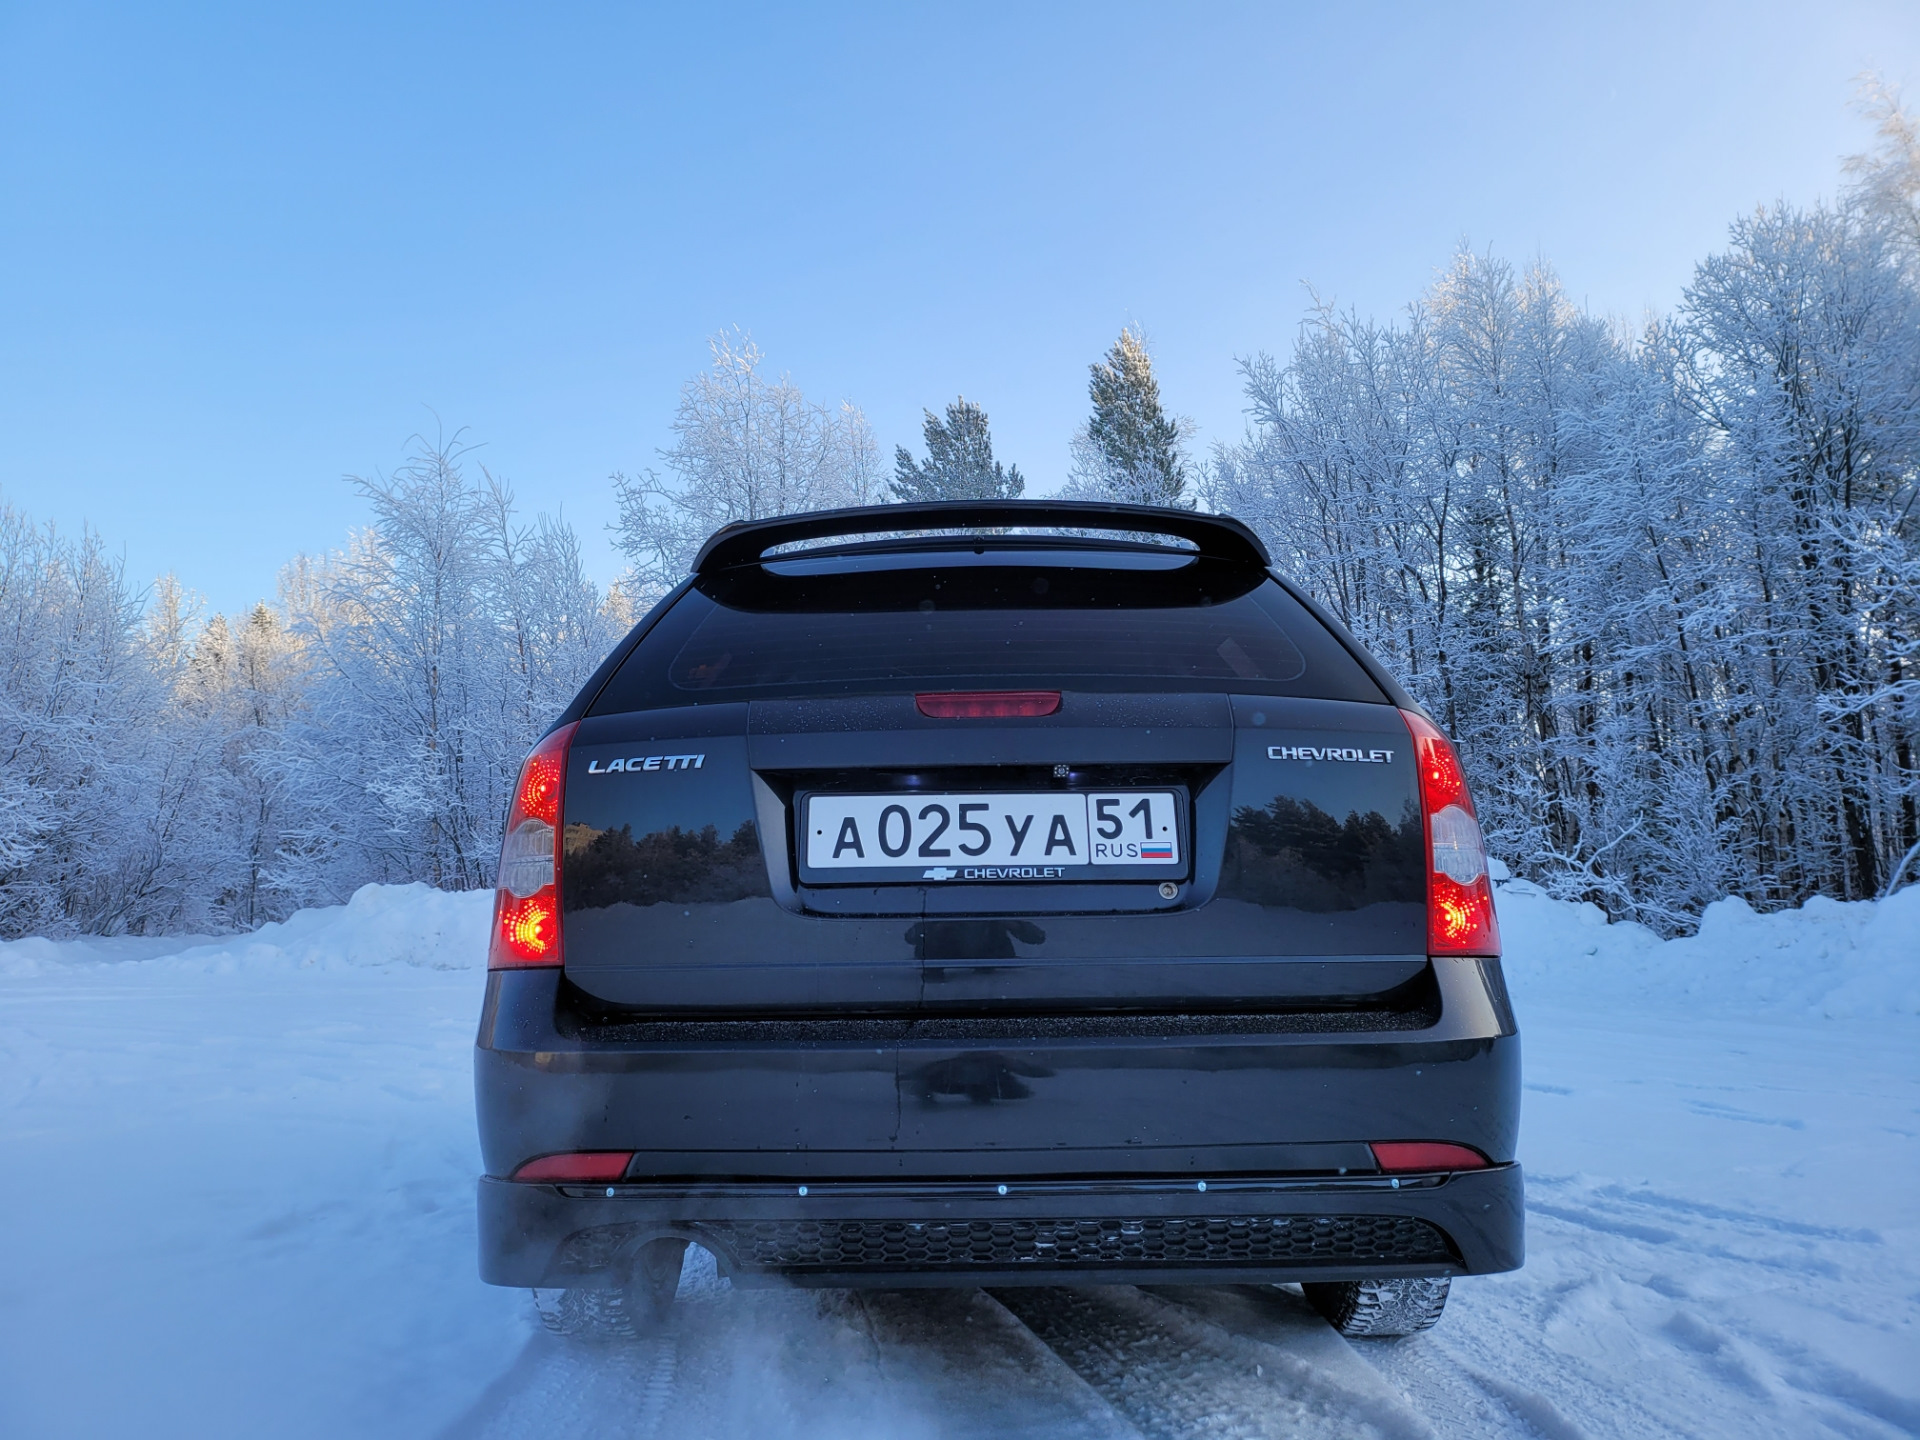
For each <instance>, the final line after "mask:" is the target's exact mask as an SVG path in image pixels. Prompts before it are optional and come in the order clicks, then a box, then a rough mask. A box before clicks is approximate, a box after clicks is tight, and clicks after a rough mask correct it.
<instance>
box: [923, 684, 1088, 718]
mask: <svg viewBox="0 0 1920 1440" xmlns="http://www.w3.org/2000/svg"><path fill="white" fill-rule="evenodd" d="M913 703H914V704H915V705H917V706H919V707H920V713H921V714H922V715H927V716H930V717H932V718H933V719H935V720H1000V719H1005V718H1008V717H1013V716H1034V715H1051V714H1053V712H1054V711H1056V710H1058V709H1059V708H1060V692H1059V691H1058V690H947V691H942V692H941V693H939V694H935V695H916V696H914V697H913Z"/></svg>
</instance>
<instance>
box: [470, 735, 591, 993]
mask: <svg viewBox="0 0 1920 1440" xmlns="http://www.w3.org/2000/svg"><path fill="white" fill-rule="evenodd" d="M573 731H574V727H573V726H571V725H562V726H561V727H560V728H559V729H558V730H555V731H554V732H553V733H552V734H551V735H549V736H547V737H546V738H545V739H544V740H542V741H541V742H540V743H539V744H538V745H536V746H534V747H533V753H532V754H531V755H529V756H527V759H526V763H525V764H523V765H522V766H521V767H520V778H519V780H518V781H517V782H516V783H515V784H514V787H513V804H512V806H511V807H510V808H509V809H508V811H507V834H506V838H505V839H504V840H502V841H501V842H500V880H499V888H498V889H497V890H495V891H494V896H493V939H492V941H491V942H490V943H489V944H488V946H487V968H488V969H489V970H502V969H505V968H507V967H508V966H514V965H558V964H559V963H560V842H561V834H560V813H561V809H560V807H561V802H562V801H563V800H564V799H565V798H566V783H567V745H568V742H570V741H571V740H572V739H573Z"/></svg>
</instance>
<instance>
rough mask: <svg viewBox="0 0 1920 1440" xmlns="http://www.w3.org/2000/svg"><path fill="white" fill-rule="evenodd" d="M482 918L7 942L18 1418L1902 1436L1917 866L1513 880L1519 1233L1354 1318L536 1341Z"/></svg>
mask: <svg viewBox="0 0 1920 1440" xmlns="http://www.w3.org/2000/svg"><path fill="white" fill-rule="evenodd" d="M488 904H489V901H488V897H487V896H486V895H485V894H484V893H469V894H465V895H447V894H441V893H438V892H435V891H432V890H429V889H427V888H426V887H423V886H404V887H386V888H381V887H368V888H366V889H363V890H361V891H360V892H359V893H357V894H356V895H355V896H354V897H353V899H352V901H351V902H350V903H349V904H347V905H345V906H337V907H332V908H328V909H320V910H309V911H302V912H300V913H298V914H296V915H294V916H293V917H291V918H290V919H289V920H287V921H286V922H285V923H284V924H280V925H270V926H267V927H264V928H263V929H261V930H260V931H257V932H255V933H254V934H251V935H247V936H240V937H231V938H225V939H209V938H205V937H186V938H176V939H171V940H153V939H117V940H80V941H62V942H52V941H47V940H40V939H27V940H19V941H13V942H7V943H4V944H0V1146H4V1150H3V1152H0V1153H4V1154H5V1156H6V1163H5V1165H4V1166H0V1233H4V1234H5V1235H6V1236H7V1237H8V1242H9V1243H8V1246H7V1253H8V1257H9V1261H10V1263H9V1264H8V1265H7V1266H6V1267H5V1268H4V1271H0V1434H5V1435H9V1436H12V1435H21V1436H63V1435H76V1436H92V1435H99V1434H106V1433H116V1432H126V1433H134V1434H140V1435H148V1436H172V1435H185V1434H189V1433H191V1434H194V1435H197V1436H225V1435H243V1434H244V1435H255V1434H274V1435H292V1436H300V1435H323V1434H324V1435H336V1434H342V1433H353V1434H363V1435H372V1436H382V1435H395V1436H402V1435H404V1436H416V1435H432V1434H437V1433H440V1434H448V1435H454V1434H460V1435H486V1434H500V1435H506V1434H515V1435H527V1434H539V1433H556V1434H558V1433H569V1434H579V1433H585V1432H587V1431H590V1430H592V1431H597V1432H599V1433H612V1434H626V1433H647V1432H654V1433H660V1434H698V1433H715V1434H724V1433H756V1434H814V1433H832V1434H840V1435H845V1434H874V1435H941V1434H1003V1433H1026V1434H1033V1435H1041V1434H1045V1435H1068V1434H1075V1435H1078V1434H1115V1435H1124V1434H1131V1433H1149V1434H1151V1433H1209V1434H1212V1433H1221V1434H1225V1433H1248V1434H1258V1433H1267V1432H1268V1431H1270V1430H1272V1429H1274V1428H1275V1427H1277V1426H1280V1425H1281V1423H1282V1421H1283V1420H1284V1423H1285V1425H1286V1426H1287V1427H1290V1429H1289V1433H1305V1434H1322V1433H1324V1434H1348V1435H1426V1434H1440V1435H1454V1434H1462V1435H1466V1434H1473V1435H1478V1434H1501V1433H1506V1434H1515V1435H1527V1434H1531V1435H1548V1436H1566V1435H1585V1436H1596V1437H1598V1436H1640V1435H1658V1434H1685V1435H1727V1436H1746V1435H1755V1434H1783V1435H1846V1436H1874V1435H1895V1434H1901V1433H1911V1432H1913V1431H1915V1430H1920V1205H1916V1203H1915V1200H1914V1196H1915V1195H1916V1193H1920V887H1914V888H1912V889H1909V890H1907V891H1904V892H1902V893H1901V894H1900V895H1898V896H1895V897H1894V898H1893V899H1891V900H1889V901H1885V902H1882V903H1879V904H1854V905H1841V904H1835V903H1832V902H1826V901H1816V902H1813V903H1811V904H1809V905H1807V906H1805V907H1803V908H1801V909H1800V910H1797V911H1792V912H1786V913H1782V914H1775V915H1764V916H1762V915H1756V914H1754V913H1753V912H1752V911H1751V910H1750V909H1749V908H1748V907H1746V906H1745V905H1744V904H1742V903H1741V902H1739V901H1724V902H1721V903H1720V904H1718V905H1716V906H1714V907H1712V908H1711V909H1710V910H1709V911H1708V913H1707V915H1706V917H1705V920H1704V923H1703V924H1702V926H1701V927H1700V932H1699V934H1698V935H1696V936H1693V937H1689V938H1686V939H1681V940H1673V941H1665V942H1663V941H1660V940H1659V939H1657V938H1656V937H1655V936H1653V935H1652V934H1651V933H1650V932H1648V931H1646V930H1644V929H1641V928H1639V927H1637V926H1632V925H1609V924H1607V923H1605V920H1604V917H1602V916H1601V914H1600V913H1599V912H1598V911H1597V910H1594V909H1592V908H1591V907H1583V906H1573V905H1568V904H1565V903H1563V902H1558V901H1554V900H1552V899H1550V898H1548V897H1547V896H1546V895H1544V894H1542V893H1541V892H1539V891H1538V890H1536V889H1534V888H1533V887H1531V886H1528V885H1526V884H1525V883H1524V882H1519V881H1509V882H1507V883H1505V884H1503V885H1502V886H1501V900H1500V915H1501V923H1502V927H1503V930H1504V934H1505V939H1506V943H1507V953H1508V975H1509V979H1510V982H1511V984H1512V988H1513V991H1514V996H1515V1003H1516V1005H1517V1007H1518V1008H1519V1011H1520V1017H1521V1024H1522V1028H1523V1032H1524V1036H1525V1043H1526V1046H1527V1067H1526V1068H1527V1086H1528V1089H1527V1093H1526V1111H1525V1117H1524V1121H1523V1140H1522V1157H1521V1158H1522V1159H1523V1161H1524V1162H1525V1163H1526V1165H1527V1167H1528V1195H1529V1252H1530V1253H1529V1258H1528V1264H1527V1267H1526V1268H1525V1269H1524V1270H1522V1271H1520V1272H1518V1273H1516V1274H1513V1275H1507V1276H1493V1277H1481V1278H1476V1279H1469V1280H1463V1281H1459V1282H1456V1285H1455V1288H1454V1298H1453V1301H1452V1303H1451V1305H1450V1306H1449V1308H1448V1313H1447V1315H1446V1318H1445V1319H1444V1320H1443V1321H1442V1323H1441V1325H1440V1327H1439V1328H1438V1329H1437V1330H1435V1331H1433V1332H1432V1333H1431V1334H1429V1335H1427V1336H1423V1337H1418V1338H1416V1339H1413V1340H1409V1341H1405V1342H1385V1343H1378V1342H1376V1343H1370V1344H1359V1345H1355V1346H1351V1347H1349V1346H1347V1345H1346V1344H1345V1342H1342V1341H1339V1340H1338V1338H1337V1337H1334V1336H1332V1334H1331V1332H1329V1331H1327V1330H1326V1329H1325V1327H1324V1326H1322V1325H1319V1324H1318V1322H1317V1321H1315V1320H1314V1319H1313V1318H1312V1316H1311V1315H1310V1314H1309V1313H1308V1312H1307V1311H1306V1309H1305V1307H1304V1304H1303V1303H1302V1302H1301V1301H1300V1300H1299V1298H1298V1297H1297V1296H1296V1295H1293V1294H1291V1293H1289V1292H1286V1291H1254V1290H1250V1289H1232V1290H1215V1291H1206V1290H1180V1291H1173V1290H1164V1291H1154V1292H1142V1291H1134V1290H1120V1291H1110V1292H1086V1293H1085V1294H1084V1295H1068V1294H1064V1293H1063V1292H1056V1291H1039V1292H1030V1293H1029V1294H1028V1295H1027V1296H1026V1297H1024V1298H1023V1297H1021V1296H1018V1295H1015V1294H1013V1293H1012V1292H1007V1293H1006V1294H1005V1295H1004V1296H1003V1298H1004V1299H1005V1301H1006V1302H1007V1303H1006V1304H1002V1303H1001V1302H1000V1300H997V1299H995V1298H993V1297H992V1296H989V1295H985V1294H982V1293H980V1292H957V1293H951V1294H945V1293H941V1292H929V1293H926V1294H919V1295H844V1294H837V1293H834V1292H824V1293H821V1294H812V1293H807V1292H779V1291H775V1292H733V1291H730V1290H728V1289H726V1288H725V1287H724V1285H721V1284H717V1283H716V1282H714V1281H713V1280H712V1278H711V1274H710V1271H708V1272H705V1273H706V1279H705V1281H704V1282H700V1281H699V1276H700V1274H701V1273H702V1272H701V1271H700V1270H699V1267H698V1265H697V1264H696V1265H693V1266H690V1267H689V1282H688V1289H687V1292H686V1293H685V1294H684V1297H683V1301H682V1304H683V1307H684V1309H685V1312H686V1314H685V1318H684V1320H683V1322H682V1324H681V1326H680V1327H679V1329H678V1330H677V1331H676V1333H675V1335H674V1336H673V1337H672V1338H671V1339H669V1340H664V1341H661V1342H658V1343H657V1344H655V1345H654V1348H652V1349H648V1348H646V1347H644V1346H643V1347H629V1348H628V1349H626V1350H619V1349H614V1350H605V1351H593V1350H582V1349H580V1348H579V1347H570V1346H564V1345H561V1344H560V1343H559V1342H554V1341H551V1340H549V1339H547V1338H545V1337H544V1336H540V1335H538V1334H537V1333H536V1331H535V1328H534V1321H533V1317H532V1314H531V1308H530V1306H529V1305H528V1303H527V1301H526V1299H525V1297H524V1296H523V1295H521V1294H519V1293H517V1292H511V1291H504V1290H496V1289H492V1288H490V1287H487V1286H484V1285H481V1284H480V1283H479V1282H478V1280H476V1279H475V1278H474V1273H473V1271H474V1236H473V1220H472V1180H473V1176H474V1174H475V1173H476V1172H477V1170H478V1168H479V1158H478V1153H477V1146H476V1143H475V1138H474V1132H473V1120H472V1100H471V1081H470V1073H469V1054H470V1046H471V1043H472V1030H473V1024H474V1019H475V1016H476V1013H477V1008H478V1001H479V990H480V984H481V978H482V977H481V974H480V967H481V966H482V964H483V963H484V961H483V957H484V940H485V931H486V925H487V915H488ZM696 1258H697V1257H696ZM1009 1306H1011V1307H1012V1308H1011V1309H1009V1308H1008V1307H1009ZM1016 1317H1017V1318H1016ZM1023 1320H1024V1321H1029V1322H1030V1324H1031V1327H1032V1328H1030V1326H1029V1324H1023V1323H1022V1321H1023ZM1042 1336H1044V1337H1045V1343H1043V1340H1042V1338H1041V1337H1042ZM1116 1357H1118V1358H1116ZM1249 1367H1252V1368H1251V1369H1249ZM1236 1417H1237V1418H1236Z"/></svg>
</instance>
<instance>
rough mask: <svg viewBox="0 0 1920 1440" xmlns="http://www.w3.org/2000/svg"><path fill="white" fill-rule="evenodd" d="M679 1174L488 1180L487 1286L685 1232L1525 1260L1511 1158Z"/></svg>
mask: <svg viewBox="0 0 1920 1440" xmlns="http://www.w3.org/2000/svg"><path fill="white" fill-rule="evenodd" d="M1000 1183H1001V1182H992V1183H987V1182H970V1183H964V1184H955V1183H937V1184H913V1183H907V1184H873V1183H829V1184H825V1185H819V1184H814V1185H808V1186H806V1187H805V1188H806V1190H807V1193H806V1194H805V1195H802V1194H800V1193H799V1192H800V1189H801V1187H800V1186H798V1185H779V1186H774V1185H766V1184H729V1185H705V1186H672V1185H658V1184H628V1183H623V1184H619V1185H614V1186H611V1187H608V1186H585V1187H583V1186H571V1185H568V1186H558V1185H527V1184H517V1183H514V1182H512V1181H506V1180H497V1179H493V1178H487V1179H483V1180H481V1181H480V1194H479V1200H480V1236H481V1254H480V1276H481V1278H482V1279H483V1280H485V1281H487V1282H488V1283H489V1284H494V1285H517V1286H529V1287H531V1286H586V1287H593V1286H600V1285H609V1284H616V1283H618V1282H619V1277H620V1276H621V1274H622V1273H623V1271H624V1269H625V1267H626V1265H627V1263H629V1262H630V1260H631V1257H632V1255H633V1254H634V1252H635V1251H637V1250H638V1248H639V1247H640V1246H642V1245H644V1244H646V1243H647V1242H648V1241H650V1240H656V1239H661V1238H664V1237H669V1236H673V1237H678V1238H682V1239H687V1240H692V1241H695V1242H697V1243H699V1244H701V1245H703V1246H705V1247H706V1248H707V1249H709V1250H711V1251H712V1252H713V1254H714V1256H715V1258H716V1260H717V1261H718V1263H719V1265H720V1267H721V1270H722V1272H723V1273H725V1274H727V1275H730V1276H731V1277H732V1278H733V1280H734V1282H735V1283H736V1284H749V1285H751V1284H767V1283H786V1284H799V1285H833V1286H885V1287H905V1286H927V1285H984V1284H993V1285H1020V1284H1028V1285H1059V1284H1086V1283H1115V1284H1142V1283H1152V1284H1179V1283H1199V1284H1225V1283H1234V1282H1270V1283H1271V1282H1278V1281H1285V1280H1342V1279H1362V1278H1380V1277H1384V1276H1393V1275H1470V1274H1485V1273H1488V1272H1492V1271H1499V1270H1513V1269H1517V1268H1518V1267H1519V1265H1520V1263H1521V1259H1522V1233H1523V1222H1522V1195H1521V1177H1520V1167H1519V1166H1517V1165H1500V1166H1495V1167H1493V1168H1491V1169H1488V1170H1478V1171H1466V1172H1459V1173H1455V1174H1451V1175H1431V1176H1409V1177H1401V1179H1400V1183H1399V1187H1398V1188H1397V1189H1396V1188H1395V1187H1394V1185H1393V1183H1392V1182H1391V1181H1390V1180H1388V1179H1386V1178H1383V1177H1374V1176H1368V1177H1364V1178H1349V1179H1340V1180H1334V1179H1325V1178H1317V1177H1316V1178H1290V1177H1270V1178H1266V1179H1261V1178H1257V1177H1255V1178H1243V1179H1236V1180H1229V1181H1213V1182H1209V1183H1208V1184H1207V1186H1206V1188H1205V1189H1204V1190H1202V1189H1200V1188H1199V1185H1200V1183H1201V1182H1193V1183H1186V1182H1179V1183H1175V1182H1153V1181H1127V1180H1084V1181H1073V1182H1032V1183H1022V1182H1019V1181H1012V1182H1006V1189H1007V1193H1006V1194H1005V1195H1002V1194H1000V1193H999V1188H1000Z"/></svg>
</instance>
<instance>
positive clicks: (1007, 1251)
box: [696, 1215, 1453, 1272]
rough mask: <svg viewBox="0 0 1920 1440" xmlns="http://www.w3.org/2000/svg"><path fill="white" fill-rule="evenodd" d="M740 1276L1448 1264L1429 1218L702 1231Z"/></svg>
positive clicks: (759, 1226)
mask: <svg viewBox="0 0 1920 1440" xmlns="http://www.w3.org/2000/svg"><path fill="white" fill-rule="evenodd" d="M696 1228H698V1229H699V1230H701V1231H705V1232H707V1233H710V1234H712V1235H713V1237H714V1240H715V1241H716V1243H718V1244H720V1245H722V1246H724V1247H725V1248H726V1249H727V1251H728V1252H729V1253H730V1254H731V1255H732V1256H733V1258H734V1260H735V1262H736V1263H737V1264H739V1265H741V1266H742V1267H745V1268H748V1269H754V1270H781V1271H790V1272H806V1271H822V1272H826V1271H837V1272H848V1271H861V1270H868V1271H885V1270H942V1269H974V1268H984V1267H991V1266H1021V1267H1024V1266H1035V1267H1042V1268H1052V1267H1054V1266H1060V1267H1066V1268H1076V1267H1099V1266H1116V1267H1123V1266H1124V1267H1135V1266H1156V1265H1158V1266H1166V1267H1169V1268H1173V1267H1180V1268H1185V1267H1190V1266H1206V1265H1220V1266H1249V1265H1254V1266H1257V1265H1262V1264H1283V1263H1284V1264H1294V1265H1298V1264H1309V1265H1310V1264H1313V1263H1315V1262H1316V1261H1318V1262H1324V1263H1329V1264H1332V1263H1339V1264H1347V1263H1352V1262H1356V1261H1359V1262H1378V1263H1381V1264H1389V1265H1417V1264H1433V1263H1445V1262H1446V1261H1449V1260H1451V1259H1452V1258H1453V1253H1452V1249H1451V1247H1450V1246H1449V1245H1448V1244H1447V1240H1446V1237H1445V1236H1444V1235H1442V1234H1441V1233H1440V1231H1439V1230H1438V1229H1436V1228H1435V1227H1434V1226H1432V1225H1430V1224H1428V1223H1427V1222H1426V1221H1424V1220H1414V1219H1409V1218H1406V1217H1403V1216H1388V1215H1308V1216H1300V1215H1294V1216H1281V1217H1267V1216H1255V1217H1224V1218H1219V1219H1143V1220H957V1221H947V1222H924V1221H906V1220H757V1221H707V1222H704V1223H702V1224H700V1225H699V1226H698V1227H696Z"/></svg>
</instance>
